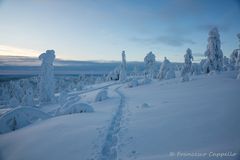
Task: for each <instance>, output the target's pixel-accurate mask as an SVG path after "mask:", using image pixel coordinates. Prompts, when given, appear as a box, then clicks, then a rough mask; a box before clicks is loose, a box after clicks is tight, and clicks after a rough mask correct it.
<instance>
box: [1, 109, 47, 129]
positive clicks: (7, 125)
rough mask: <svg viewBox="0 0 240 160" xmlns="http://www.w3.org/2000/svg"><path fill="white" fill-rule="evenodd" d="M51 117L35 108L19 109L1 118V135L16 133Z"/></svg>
mask: <svg viewBox="0 0 240 160" xmlns="http://www.w3.org/2000/svg"><path fill="white" fill-rule="evenodd" d="M49 117H50V116H49V115H47V114H46V113H44V112H42V111H40V110H37V109H34V108H30V107H18V108H15V109H14V110H11V111H8V112H6V113H4V114H3V115H2V116H1V117H0V133H6V132H10V131H14V130H16V129H19V128H22V127H25V126H27V125H29V124H32V123H34V122H35V121H39V120H43V119H47V118H49Z"/></svg>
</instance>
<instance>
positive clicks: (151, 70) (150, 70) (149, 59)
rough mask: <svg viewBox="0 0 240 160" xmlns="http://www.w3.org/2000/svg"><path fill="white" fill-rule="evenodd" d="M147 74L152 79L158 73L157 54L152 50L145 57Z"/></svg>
mask: <svg viewBox="0 0 240 160" xmlns="http://www.w3.org/2000/svg"><path fill="white" fill-rule="evenodd" d="M144 63H145V74H146V76H147V77H148V78H150V79H152V78H154V77H155V74H156V60H155V55H154V54H153V53H152V52H149V53H148V54H147V55H146V56H145V58H144Z"/></svg>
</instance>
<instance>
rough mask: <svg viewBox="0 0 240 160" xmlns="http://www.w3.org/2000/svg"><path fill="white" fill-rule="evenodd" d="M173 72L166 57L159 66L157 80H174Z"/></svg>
mask: <svg viewBox="0 0 240 160" xmlns="http://www.w3.org/2000/svg"><path fill="white" fill-rule="evenodd" d="M175 77H176V75H175V71H174V66H173V64H172V63H171V62H170V61H169V60H168V59H167V57H164V61H163V62H162V64H161V67H160V71H159V75H158V79H159V80H164V79H172V78H175Z"/></svg>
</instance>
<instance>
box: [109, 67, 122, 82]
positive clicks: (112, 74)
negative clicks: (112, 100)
mask: <svg viewBox="0 0 240 160" xmlns="http://www.w3.org/2000/svg"><path fill="white" fill-rule="evenodd" d="M120 71H121V65H119V66H117V67H116V68H115V69H114V70H113V71H111V72H109V74H108V75H107V80H109V81H111V80H114V81H117V80H119V77H120Z"/></svg>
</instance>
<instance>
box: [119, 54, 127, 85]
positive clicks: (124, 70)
mask: <svg viewBox="0 0 240 160" xmlns="http://www.w3.org/2000/svg"><path fill="white" fill-rule="evenodd" d="M126 79H127V62H126V55H125V51H122V64H121V70H120V75H119V80H120V81H121V82H124V81H125V80H126Z"/></svg>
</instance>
